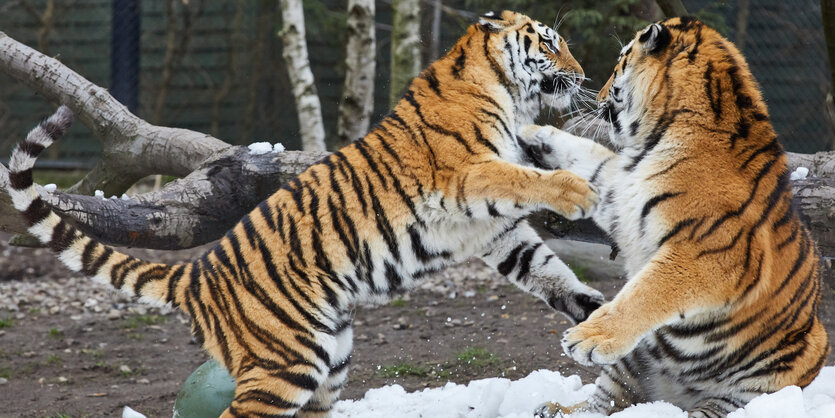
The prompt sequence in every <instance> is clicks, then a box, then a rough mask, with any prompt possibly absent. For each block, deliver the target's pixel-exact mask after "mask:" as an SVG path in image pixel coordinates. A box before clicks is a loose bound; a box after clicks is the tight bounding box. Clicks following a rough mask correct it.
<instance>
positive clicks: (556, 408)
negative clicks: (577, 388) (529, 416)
mask: <svg viewBox="0 0 835 418" xmlns="http://www.w3.org/2000/svg"><path fill="white" fill-rule="evenodd" d="M586 405H587V403H586V402H583V403H580V404H577V405H572V406H562V405H560V404H558V403H556V402H545V403H544V404H542V405H539V406H537V407H536V409H534V411H533V416H534V418H560V417H565V416H567V415H569V414H573V413H575V412H579V411H582V410H583V409H584V408H585V407H586Z"/></svg>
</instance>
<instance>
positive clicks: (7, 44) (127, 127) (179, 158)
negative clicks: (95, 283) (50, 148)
mask: <svg viewBox="0 0 835 418" xmlns="http://www.w3.org/2000/svg"><path fill="white" fill-rule="evenodd" d="M0 70H1V71H3V72H4V73H6V74H8V75H9V76H11V77H12V78H14V79H16V80H18V81H20V82H22V83H23V84H26V85H27V86H28V87H30V88H31V89H32V90H34V91H36V92H37V93H39V94H40V95H42V96H43V97H45V98H46V99H47V100H49V101H51V102H54V103H62V104H66V105H67V106H69V108H70V109H72V111H73V112H74V113H75V114H76V115H77V117H78V118H79V120H81V122H82V123H84V124H85V125H87V126H88V127H90V129H91V130H92V131H93V134H95V135H96V137H98V138H99V139H100V140H101V141H102V151H103V152H102V154H103V158H102V160H101V161H100V162H99V164H98V165H97V166H96V168H94V169H93V171H92V172H91V173H90V174H89V175H87V177H85V178H84V180H82V181H81V182H80V183H79V184H77V185H75V186H74V187H73V188H72V189H71V190H72V191H73V192H76V193H82V194H92V193H93V191H95V190H96V189H100V190H103V191H104V192H105V193H107V194H108V195H110V194H121V193H122V192H124V191H125V190H126V189H127V187H129V186H130V185H131V184H133V183H134V182H135V181H136V180H138V179H140V178H142V177H144V176H147V175H150V174H168V175H173V176H177V177H184V176H186V175H188V174H189V173H191V172H192V171H194V170H195V169H197V168H198V167H200V165H201V164H202V163H203V162H204V161H205V160H206V159H207V158H209V157H210V156H211V155H212V154H214V153H216V152H218V151H221V150H223V149H225V148H227V147H229V145H228V144H226V143H225V142H223V141H221V140H219V139H216V138H213V137H211V136H209V135H206V134H202V133H199V132H194V131H190V130H187V129H177V128H167V127H160V126H155V125H152V124H150V123H148V122H145V121H144V120H142V119H140V118H138V117H136V115H134V114H132V113H131V112H130V111H128V109H127V108H126V107H125V106H123V105H122V104H121V103H119V102H118V101H117V100H116V99H114V98H113V97H112V96H111V95H110V94H108V92H107V90H105V89H103V88H101V87H99V86H97V85H95V84H93V83H91V82H90V81H88V80H87V79H85V78H84V77H82V76H80V75H79V74H78V73H76V72H74V71H72V70H70V69H69V68H67V67H66V66H64V65H63V64H61V63H60V62H59V61H58V60H56V59H54V58H50V57H47V56H45V55H43V54H41V53H39V52H37V51H35V50H34V49H32V48H29V47H28V46H26V45H23V44H21V43H20V42H17V41H15V40H14V39H12V38H11V37H9V36H7V35H6V34H5V33H3V32H0ZM126 162H129V163H126Z"/></svg>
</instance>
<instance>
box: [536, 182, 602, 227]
mask: <svg viewBox="0 0 835 418" xmlns="http://www.w3.org/2000/svg"><path fill="white" fill-rule="evenodd" d="M549 175H550V176H551V178H550V183H551V184H550V185H549V188H550V189H549V190H547V191H545V192H546V193H550V194H551V196H549V199H547V201H548V204H549V206H551V209H553V210H554V211H555V212H557V213H558V214H560V215H561V216H563V217H564V218H566V219H568V220H572V221H573V220H577V219H580V218H587V217H589V216H591V215H592V213H593V212H592V211H593V210H594V207H595V205H596V204H597V202H598V200H600V198H599V196H598V194H597V187H595V186H594V185H593V184H591V183H590V182H588V181H586V180H585V179H583V178H582V177H580V176H578V175H576V174H574V173H572V172H570V171H567V170H556V171H553V172H551V173H549Z"/></svg>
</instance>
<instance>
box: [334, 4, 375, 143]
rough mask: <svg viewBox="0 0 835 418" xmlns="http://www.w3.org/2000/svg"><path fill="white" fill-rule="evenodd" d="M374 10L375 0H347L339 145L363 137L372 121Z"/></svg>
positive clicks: (338, 131) (338, 123)
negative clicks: (346, 36)
mask: <svg viewBox="0 0 835 418" xmlns="http://www.w3.org/2000/svg"><path fill="white" fill-rule="evenodd" d="M374 13H375V10H374V0H348V25H347V26H348V42H347V44H346V48H345V49H346V51H345V52H346V53H345V85H344V88H343V89H342V103H340V105H339V120H338V122H337V134H338V136H339V144H340V145H345V144H348V143H350V142H351V141H354V140H357V139H359V138H362V137H363V136H365V134H366V132H368V126H369V124H370V123H371V112H372V111H373V110H374V74H375V64H376V62H375V59H376V55H377V47H376V42H375V36H374V29H375V25H374Z"/></svg>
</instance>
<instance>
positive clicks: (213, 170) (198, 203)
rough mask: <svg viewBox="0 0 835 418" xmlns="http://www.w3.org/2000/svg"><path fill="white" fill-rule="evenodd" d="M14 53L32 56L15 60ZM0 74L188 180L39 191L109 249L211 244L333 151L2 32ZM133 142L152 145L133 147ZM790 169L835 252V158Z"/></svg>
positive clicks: (576, 228)
mask: <svg viewBox="0 0 835 418" xmlns="http://www.w3.org/2000/svg"><path fill="white" fill-rule="evenodd" d="M21 48H23V49H21ZM10 51H11V52H12V53H15V51H17V52H21V51H22V52H23V53H26V54H27V55H26V56H25V57H9V56H8V54H9V53H10ZM0 70H3V71H4V72H6V73H7V74H10V75H12V76H13V77H14V78H16V79H18V80H19V81H21V82H24V83H25V84H27V85H29V86H30V87H32V88H33V89H34V90H36V91H38V92H40V93H41V94H43V95H44V96H46V97H47V98H49V99H51V100H53V101H55V102H59V103H65V104H68V105H69V106H70V108H71V109H73V110H74V111H75V113H76V114H77V115H78V118H79V119H80V120H82V122H84V123H85V124H86V125H88V126H91V127H92V128H93V131H94V132H96V134H97V135H101V136H100V138H102V140H103V143H104V145H105V146H106V147H107V146H112V145H108V144H109V143H110V142H111V141H113V142H115V143H117V144H120V146H121V147H124V149H125V150H131V151H130V152H129V151H125V153H122V154H118V155H117V156H116V157H114V156H113V155H111V154H107V153H105V155H104V156H103V158H102V163H101V164H102V165H105V166H108V167H114V169H116V168H119V167H121V168H122V169H123V170H124V172H127V173H134V174H130V175H129V176H128V177H133V176H134V175H140V174H141V175H142V176H144V175H148V174H155V173H159V172H169V173H182V174H181V175H183V176H184V177H183V178H182V179H180V180H176V181H174V182H171V183H168V184H167V185H165V186H164V187H163V188H162V189H160V190H159V191H157V192H152V193H146V194H142V195H140V196H136V197H134V198H132V199H130V200H121V199H102V198H98V197H92V196H82V195H79V194H73V193H60V192H56V193H49V192H46V191H43V190H42V191H41V193H42V195H43V196H44V198H45V199H46V201H47V202H49V203H50V204H51V205H52V206H53V207H54V208H55V209H56V210H57V211H58V212H59V213H60V214H62V216H65V217H66V218H68V219H72V220H73V222H74V223H75V224H76V225H78V226H79V227H80V228H81V229H82V230H84V231H85V232H87V233H89V234H90V235H93V236H95V237H97V238H99V239H100V240H102V241H104V242H107V243H109V244H114V245H123V246H134V247H143V248H156V249H179V248H188V247H194V246H197V245H201V244H204V243H207V242H211V241H213V240H215V239H217V238H219V237H221V236H222V235H223V234H224V233H225V232H226V231H227V230H228V229H229V228H230V227H231V226H232V225H234V224H235V223H236V222H237V221H238V220H239V219H240V218H241V217H242V216H243V215H244V214H246V213H248V212H249V211H250V210H251V209H252V208H253V207H255V206H256V205H257V204H258V202H260V201H261V200H263V199H264V198H266V197H267V196H269V195H270V194H271V193H273V192H274V191H275V190H276V189H277V188H278V187H280V186H281V185H282V184H283V183H285V182H286V181H288V180H289V179H291V178H292V177H294V176H296V175H297V174H298V173H300V172H302V171H303V170H304V169H305V168H307V167H308V166H310V165H311V164H313V163H315V162H316V161H318V160H320V159H321V158H323V157H325V156H326V155H328V154H327V153H325V152H297V151H286V152H282V153H277V154H276V153H268V154H262V155H254V154H252V153H250V152H249V150H248V149H247V148H246V147H231V146H229V145H228V144H226V143H224V142H223V141H220V140H218V139H216V138H213V137H211V136H208V135H204V134H199V133H196V132H192V131H187V130H183V129H172V128H163V127H156V126H153V125H150V124H148V123H147V122H145V121H143V120H141V119H139V118H137V117H136V116H134V115H133V114H131V113H130V112H128V111H127V109H125V108H124V106H122V105H121V104H119V103H118V102H117V101H116V100H114V99H113V98H112V97H110V95H109V94H107V92H106V91H105V90H104V89H101V88H100V87H98V86H95V85H93V84H92V83H90V82H89V81H87V80H85V79H84V78H82V77H81V76H79V75H78V74H76V73H74V72H72V71H71V70H69V69H68V68H66V67H65V66H63V65H62V64H61V63H59V62H58V61H56V60H54V59H52V58H48V57H44V56H43V55H41V54H39V53H37V52H36V51H33V50H31V49H28V48H26V47H25V46H22V45H21V44H19V43H17V42H15V41H14V40H12V39H11V38H8V37H6V36H5V35H3V34H2V33H0ZM67 80H72V82H69V83H67V82H66V81H67ZM75 95H80V97H76V96H75ZM91 101H92V103H90V102H91ZM114 117H118V119H113V118H114ZM114 120H118V121H121V122H120V123H117V122H114ZM126 125H127V126H126ZM103 127H104V128H103ZM114 138H116V139H114ZM134 142H135V143H139V144H145V146H144V147H136V148H134V147H131V144H132V143H134ZM164 144H175V145H176V146H188V147H190V148H187V149H186V151H188V150H191V152H190V153H189V154H188V155H182V158H183V161H180V162H179V164H178V165H177V166H176V170H173V169H172V167H171V164H172V162H177V161H175V160H174V158H175V156H171V155H169V154H168V153H169V152H171V148H170V146H162V145H164ZM106 149H107V148H106ZM175 149H176V148H175ZM200 158H202V160H200ZM789 165H790V166H791V167H792V168H795V167H797V166H804V167H807V168H809V170H810V175H811V177H810V178H808V179H806V180H798V181H793V182H792V187H793V189H794V192H795V204H796V205H797V207H798V208H799V209H800V211H801V213H802V217H803V219H804V221H805V222H806V223H807V224H808V225H809V226H810V228H811V230H812V234H813V236H814V237H815V238H816V239H817V240H818V244H819V246H820V248H821V251H822V253H823V254H824V255H827V256H830V257H832V256H835V209H833V208H835V152H828V153H823V152H822V153H818V154H814V155H805V154H791V153H790V154H789ZM166 170H168V171H166ZM94 173H95V170H94ZM114 173H115V174H119V171H118V170H117V171H114ZM96 184H100V183H94V185H96ZM119 193H121V192H119ZM107 194H108V195H110V194H116V193H107ZM532 223H533V224H534V225H535V226H537V227H538V228H539V229H541V230H545V231H548V232H550V233H553V234H555V235H557V236H558V237H561V238H567V239H577V240H584V241H591V242H604V243H605V242H607V237H606V236H605V235H604V234H603V233H601V232H600V231H599V230H598V229H597V228H596V227H595V226H594V225H593V224H592V223H591V222H590V221H581V222H568V221H565V220H562V219H560V218H559V217H557V216H556V215H553V214H550V213H542V214H537V215H535V216H534V217H532ZM0 230H3V231H11V232H18V233H20V232H24V231H25V226H24V225H23V222H22V220H21V218H20V216H19V215H18V213H17V212H16V211H15V210H14V208H13V207H12V206H11V202H10V201H9V197H8V195H7V194H6V193H0Z"/></svg>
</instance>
